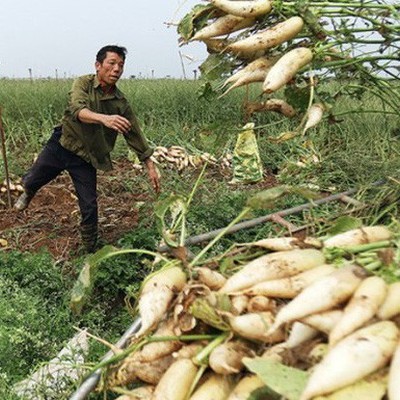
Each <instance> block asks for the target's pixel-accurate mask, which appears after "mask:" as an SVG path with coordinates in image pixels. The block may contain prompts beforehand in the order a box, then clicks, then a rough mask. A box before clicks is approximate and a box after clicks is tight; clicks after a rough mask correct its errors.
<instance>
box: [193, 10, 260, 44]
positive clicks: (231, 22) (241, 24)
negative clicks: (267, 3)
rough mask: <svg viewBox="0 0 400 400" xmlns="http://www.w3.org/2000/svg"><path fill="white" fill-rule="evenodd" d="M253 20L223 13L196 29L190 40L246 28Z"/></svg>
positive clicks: (208, 37)
mask: <svg viewBox="0 0 400 400" xmlns="http://www.w3.org/2000/svg"><path fill="white" fill-rule="evenodd" d="M254 22H255V19H254V18H242V17H236V16H235V15H230V14H228V15H224V16H222V17H219V18H217V19H216V20H215V21H214V22H211V23H210V24H209V25H206V26H205V27H204V28H202V29H200V30H199V31H197V32H196V33H195V35H194V36H193V37H192V38H191V39H190V40H191V41H193V40H203V39H210V38H213V37H215V36H222V35H227V34H229V33H232V32H236V31H238V30H240V29H244V28H248V27H249V26H252V25H253V24H254Z"/></svg>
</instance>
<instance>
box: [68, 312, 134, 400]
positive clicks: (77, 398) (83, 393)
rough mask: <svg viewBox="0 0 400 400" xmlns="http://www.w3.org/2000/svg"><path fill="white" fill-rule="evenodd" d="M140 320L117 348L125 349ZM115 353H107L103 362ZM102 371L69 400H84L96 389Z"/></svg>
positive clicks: (98, 371) (93, 376) (96, 372)
mask: <svg viewBox="0 0 400 400" xmlns="http://www.w3.org/2000/svg"><path fill="white" fill-rule="evenodd" d="M140 324H141V321H140V318H136V319H135V320H134V322H133V324H132V325H131V326H130V327H129V328H128V329H127V330H126V331H125V333H124V334H123V335H122V336H121V338H120V339H119V340H118V342H117V343H116V344H115V346H116V347H119V348H120V349H122V348H124V347H125V346H126V344H127V342H128V339H129V338H130V337H131V336H132V335H133V334H134V333H136V332H137V331H138V330H139V329H140ZM113 355H114V353H113V352H112V351H111V350H110V351H109V352H107V353H106V355H105V356H104V357H103V358H102V360H101V361H106V360H108V359H109V358H111V357H112V356H113ZM100 376H101V370H97V371H95V372H93V374H91V375H90V376H89V377H88V378H86V379H85V380H84V382H83V383H82V385H81V386H80V387H79V388H78V389H77V390H76V391H75V393H74V394H73V395H72V396H71V397H70V398H69V400H83V399H86V397H87V396H88V395H89V394H90V392H92V391H93V389H94V388H95V387H96V385H97V383H98V382H99V380H100Z"/></svg>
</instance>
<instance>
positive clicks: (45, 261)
mask: <svg viewBox="0 0 400 400" xmlns="http://www.w3.org/2000/svg"><path fill="white" fill-rule="evenodd" d="M201 84H202V82H201V81H177V80H169V79H165V80H124V81H122V82H121V88H122V90H123V91H124V92H125V93H126V95H127V97H128V98H129V100H130V101H131V102H132V104H133V105H134V108H135V110H136V112H137V115H138V118H139V121H140V122H141V125H142V127H143V130H144V132H145V134H146V135H147V137H148V138H149V140H150V141H151V142H152V143H153V144H154V145H163V146H171V145H181V146H183V147H185V148H186V149H187V150H188V151H189V152H190V153H194V154H196V153H201V152H205V151H206V152H209V153H211V154H214V155H215V156H217V157H219V156H221V155H222V154H224V153H225V152H227V151H229V152H232V151H233V148H234V145H235V142H236V137H237V133H238V132H239V129H240V127H242V126H243V124H244V123H245V118H244V115H243V112H242V106H243V99H244V98H245V95H246V91H245V89H239V90H237V91H236V92H235V91H234V92H232V93H231V94H230V95H229V96H226V97H224V98H222V99H221V100H217V99H215V98H214V99H211V100H209V101H208V100H206V99H199V98H198V94H199V91H200V90H201ZM70 85H71V81H68V80H58V81H54V80H37V81H36V80H35V81H32V82H31V81H28V80H19V81H13V80H7V79H2V80H0V106H1V107H2V109H3V120H4V126H5V131H6V137H7V151H8V160H9V164H10V166H9V169H10V172H11V173H12V174H14V175H21V174H22V173H23V172H24V171H25V170H26V168H27V167H28V166H29V165H30V164H31V160H32V159H33V157H34V155H35V154H36V153H37V152H38V151H40V149H41V147H42V145H43V143H44V142H45V141H46V139H47V138H48V137H49V135H50V132H51V128H52V127H53V126H54V125H55V124H56V123H58V121H59V120H60V118H61V116H62V112H63V109H64V107H65V106H66V101H67V93H68V90H69V88H70ZM328 89H329V90H334V88H327V90H328ZM249 96H250V99H251V100H252V101H256V100H257V96H258V94H257V92H256V90H254V91H253V90H251V91H250V94H249ZM360 104H361V102H359V101H358V100H355V99H342V100H340V101H338V103H337V104H335V106H334V109H333V112H334V114H343V113H347V112H348V111H349V110H350V109H354V108H358V107H359V106H360ZM362 105H363V107H365V108H367V109H371V110H379V109H381V104H380V100H377V99H374V98H371V97H366V98H365V99H364V101H363V103H362ZM300 118H301V115H299V116H298V117H296V118H294V119H293V120H288V119H286V118H284V117H282V116H280V115H278V114H271V113H265V114H262V115H256V116H255V117H254V122H255V124H256V130H255V132H256V135H257V139H258V144H259V148H260V154H261V159H262V163H263V166H264V168H265V170H268V171H270V172H271V171H274V172H276V175H277V180H278V182H279V183H280V184H287V185H293V186H299V185H301V186H307V185H308V186H309V187H313V188H315V187H317V188H319V189H320V190H326V191H334V192H338V191H342V190H346V189H348V188H350V187H359V186H363V185H367V184H369V183H371V182H373V181H375V180H378V179H381V178H386V177H393V178H396V176H397V174H398V170H399V167H400V165H399V160H400V157H399V151H400V142H399V139H400V125H399V121H398V117H396V116H392V115H384V114H380V113H369V114H363V113H358V114H346V115H342V116H341V117H338V119H341V120H342V121H341V122H340V123H336V124H330V123H329V121H328V120H324V121H323V123H321V125H319V126H318V127H317V128H315V129H312V130H311V129H310V130H309V131H308V132H307V134H306V135H305V136H298V137H295V138H294V139H292V140H290V141H287V142H283V143H275V142H273V141H271V140H270V139H271V138H273V137H277V136H278V135H279V134H280V133H282V132H285V131H293V130H294V129H295V128H296V127H297V125H298V123H299V121H300ZM126 155H127V149H126V146H125V143H124V141H123V140H119V141H118V143H117V146H116V149H115V151H114V158H118V157H125V156H126ZM3 175H4V171H3V163H2V164H1V166H0V178H1V179H3V178H4V176H3ZM197 175H198V172H196V173H193V172H192V171H185V172H183V173H181V174H179V173H177V172H174V171H168V170H164V171H163V193H162V196H161V198H163V197H166V196H168V195H169V194H170V193H176V194H180V195H183V196H187V195H188V194H189V193H190V192H191V190H192V188H193V186H194V184H195V182H196V179H197ZM139 179H144V178H139ZM228 180H229V178H228V177H227V178H224V179H223V178H221V177H220V176H216V175H215V174H213V173H212V172H211V171H209V172H207V173H206V174H205V177H204V178H203V179H202V181H201V182H200V186H199V188H198V190H197V192H196V193H195V196H194V198H193V201H192V203H191V206H190V209H189V213H188V216H187V220H188V222H187V229H188V235H196V234H200V233H204V232H207V231H210V230H213V229H217V228H221V227H223V226H226V225H228V224H229V222H230V221H232V220H233V219H234V218H235V217H236V216H237V215H238V214H239V213H240V211H241V210H242V209H243V207H244V206H245V204H246V201H247V199H248V198H249V196H251V195H252V194H255V193H256V192H257V190H256V188H255V187H252V186H229V185H228V184H227V182H228ZM398 184H399V182H398V181H396V180H395V179H394V180H389V184H387V185H385V186H384V187H380V188H379V189H372V190H370V191H369V192H365V193H363V195H364V200H365V201H366V202H367V203H369V204H370V207H369V208H368V209H367V211H364V213H363V214H360V215H359V216H360V217H361V218H362V219H363V220H364V221H365V222H366V223H368V222H371V221H376V218H377V217H378V220H379V221H380V220H383V218H391V217H393V216H397V215H398V210H397V206H395V207H393V204H396V201H397V199H398V197H399V196H398V186H399V185H398ZM137 185H141V182H137V181H132V182H127V185H126V186H127V188H129V187H137ZM141 186H142V187H146V186H144V185H141ZM377 199H379V201H376V200H377ZM305 201H306V200H305V199H304V198H301V197H299V196H297V197H296V196H288V197H285V198H283V199H279V200H277V201H276V202H275V204H274V208H273V209H268V210H262V209H261V210H257V211H255V212H254V216H259V215H261V214H265V213H270V212H271V211H274V210H279V209H283V208H289V207H293V206H295V205H298V204H301V203H304V202H305ZM152 206H153V205H152V204H145V205H144V206H143V207H142V208H141V209H140V212H141V213H142V216H143V218H139V220H140V221H143V222H142V225H140V226H139V227H138V228H136V229H135V231H133V232H131V233H129V234H127V235H125V236H124V237H123V238H121V239H120V241H119V245H120V246H121V247H124V248H144V249H148V250H154V248H155V247H156V246H157V243H158V242H159V240H160V234H159V232H158V230H157V226H156V223H155V219H154V218H148V217H147V218H145V216H149V215H153V209H152ZM335 207H336V206H335ZM387 208H390V210H391V211H390V215H386V213H385V210H386V209H387ZM337 211H338V210H336V209H335V208H332V207H331V208H329V207H323V208H320V209H316V210H312V211H310V212H308V213H306V215H305V217H304V218H305V220H306V222H312V223H314V224H315V226H316V227H321V229H323V226H324V225H325V224H326V223H329V222H331V220H332V218H333V217H332V216H333V215H336V212H337ZM379 218H380V219H379ZM293 222H294V223H298V224H299V225H301V223H302V222H304V221H301V219H300V217H293ZM272 234H277V232H276V231H274V230H273V228H271V226H270V225H268V224H265V225H263V226H258V227H256V228H254V229H250V230H247V231H242V232H239V233H236V234H235V235H231V236H229V237H227V238H224V239H223V240H221V241H220V242H219V243H218V244H217V246H215V248H213V249H212V250H211V252H210V254H209V256H212V255H213V254H218V253H219V252H221V251H223V250H224V249H226V248H227V247H229V246H230V245H231V244H232V243H233V242H235V241H237V242H239V241H243V242H247V241H251V240H255V239H260V238H262V237H266V236H268V235H272ZM278 234H279V232H278ZM199 249H200V247H193V248H192V249H191V250H192V251H193V252H197V251H199ZM149 262H150V260H146V258H143V257H139V256H133V255H130V256H126V257H120V258H118V259H116V260H113V261H110V262H109V263H107V264H106V265H104V266H102V268H101V271H100V274H99V276H98V281H97V285H96V290H95V292H94V294H93V297H92V298H91V301H90V304H88V305H87V308H86V311H85V313H84V315H82V316H79V317H77V316H74V315H72V314H71V312H70V310H69V308H68V302H69V295H70V290H71V288H72V286H73V283H74V282H75V279H76V277H77V274H78V272H79V270H80V266H81V264H82V259H77V260H71V261H69V262H64V263H62V264H60V263H58V262H57V260H52V259H51V257H50V256H49V255H48V254H45V253H44V254H21V253H18V252H10V253H7V254H5V253H0V264H1V268H0V294H1V296H0V394H1V395H2V398H4V399H7V400H8V399H10V400H11V399H12V395H10V385H11V384H13V383H14V382H16V381H17V380H19V379H21V378H23V377H26V376H27V375H28V374H29V373H31V372H32V371H33V370H34V369H35V368H37V366H38V365H40V363H41V362H45V361H46V360H48V359H50V358H52V357H54V355H55V354H56V353H57V352H58V351H59V350H60V349H61V348H62V346H63V344H65V342H66V341H67V340H68V339H69V338H70V337H72V335H73V334H74V329H73V326H74V325H78V326H81V327H83V326H87V327H89V329H90V331H91V332H92V333H94V334H96V335H98V336H100V337H103V338H105V339H107V340H109V341H116V340H117V339H118V338H119V337H120V335H121V334H122V333H123V331H124V330H125V329H126V327H127V326H128V325H129V324H130V322H131V321H132V317H131V316H130V315H129V314H128V312H127V310H126V308H125V307H124V303H123V298H124V295H125V294H126V293H127V291H129V293H133V294H134V293H135V292H137V289H138V287H139V283H140V281H141V280H142V279H143V277H144V276H145V275H146V274H147V273H148V271H149V270H150V268H151V267H150V265H149ZM5 299H7V301H6V300H5ZM10 339H11V340H12V342H11V343H9V342H7V340H8V341H9V340H10ZM106 350H107V349H105V347H104V346H103V345H100V344H94V345H93V347H92V350H91V354H90V361H93V362H94V361H96V360H98V359H99V358H100V357H101V356H102V354H104V353H105V351H106Z"/></svg>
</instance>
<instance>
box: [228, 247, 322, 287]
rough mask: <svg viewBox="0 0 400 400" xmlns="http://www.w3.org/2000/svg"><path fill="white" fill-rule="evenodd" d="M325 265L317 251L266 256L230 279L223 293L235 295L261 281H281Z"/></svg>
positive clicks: (278, 253) (283, 252)
mask: <svg viewBox="0 0 400 400" xmlns="http://www.w3.org/2000/svg"><path fill="white" fill-rule="evenodd" d="M322 264H325V256H324V255H323V253H322V252H321V251H319V250H316V249H296V250H290V251H277V252H275V253H270V254H266V255H264V256H261V257H259V258H256V259H255V260H253V261H251V262H249V263H248V264H246V265H245V266H243V267H242V269H240V270H239V271H238V272H236V273H235V274H233V275H232V276H231V277H229V278H228V280H227V281H226V283H225V285H224V286H223V287H222V288H221V289H220V292H221V293H235V292H239V291H241V290H243V289H247V288H249V287H250V286H253V285H255V284H256V283H259V282H261V281H266V280H272V279H280V278H284V277H288V276H292V275H296V274H298V273H300V272H303V271H306V270H308V269H311V268H314V267H317V266H318V265H322Z"/></svg>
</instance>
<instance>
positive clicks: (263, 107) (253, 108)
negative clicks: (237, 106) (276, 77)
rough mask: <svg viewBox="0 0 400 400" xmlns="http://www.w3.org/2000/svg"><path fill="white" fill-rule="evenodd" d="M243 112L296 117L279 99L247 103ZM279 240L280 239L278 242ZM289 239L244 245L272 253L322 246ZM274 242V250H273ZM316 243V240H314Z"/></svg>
mask: <svg viewBox="0 0 400 400" xmlns="http://www.w3.org/2000/svg"><path fill="white" fill-rule="evenodd" d="M244 110H245V112H246V115H253V114H254V113H255V112H260V111H274V112H277V113H279V114H282V115H284V116H285V117H288V118H292V117H294V116H295V115H296V113H297V111H296V110H295V109H294V108H293V107H292V106H291V105H290V104H289V103H287V102H286V101H284V100H281V99H268V100H266V101H262V102H248V103H246V104H245V106H244ZM279 239H282V241H280V240H279ZM290 239H293V238H284V237H282V238H271V239H263V240H259V241H258V242H254V243H244V245H249V246H257V244H260V246H259V247H265V248H268V246H271V250H273V251H283V250H293V249H305V248H309V247H315V248H320V247H321V246H322V244H320V243H319V244H318V245H312V246H310V245H303V246H302V245H300V243H301V241H300V240H298V239H296V242H297V241H298V242H299V245H295V244H294V243H293V244H292V242H291V241H290ZM264 240H266V241H267V242H268V241H270V243H265V246H263V242H264ZM274 241H275V242H276V248H275V249H274V247H273V246H274V244H275V243H274ZM315 241H316V242H317V240H315ZM285 242H286V243H285Z"/></svg>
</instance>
